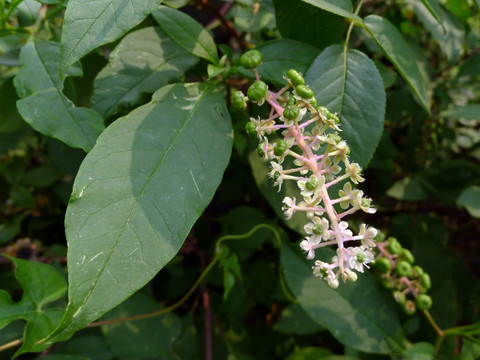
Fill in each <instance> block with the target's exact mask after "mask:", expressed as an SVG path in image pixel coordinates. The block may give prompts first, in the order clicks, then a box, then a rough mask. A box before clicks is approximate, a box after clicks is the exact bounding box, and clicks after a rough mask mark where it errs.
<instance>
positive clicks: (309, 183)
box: [305, 176, 318, 191]
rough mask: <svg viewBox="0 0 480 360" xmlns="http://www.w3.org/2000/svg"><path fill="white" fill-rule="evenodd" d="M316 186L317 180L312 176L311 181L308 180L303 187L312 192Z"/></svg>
mask: <svg viewBox="0 0 480 360" xmlns="http://www.w3.org/2000/svg"><path fill="white" fill-rule="evenodd" d="M317 186H318V180H317V178H316V177H314V176H312V178H311V179H309V180H308V181H307V182H306V183H305V187H306V188H307V190H309V191H313V190H315V189H316V188H317Z"/></svg>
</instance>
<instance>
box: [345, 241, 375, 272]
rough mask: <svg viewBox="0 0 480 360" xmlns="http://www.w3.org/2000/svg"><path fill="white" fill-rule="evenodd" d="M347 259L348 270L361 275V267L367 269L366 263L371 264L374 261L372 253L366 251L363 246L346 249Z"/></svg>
mask: <svg viewBox="0 0 480 360" xmlns="http://www.w3.org/2000/svg"><path fill="white" fill-rule="evenodd" d="M347 250H348V253H349V258H348V266H349V267H350V269H353V270H356V271H358V272H362V273H363V267H364V266H365V267H367V268H368V265H367V264H368V263H371V262H372V261H373V259H374V256H373V253H372V252H371V251H370V250H368V249H366V248H365V247H364V246H359V247H355V248H352V247H349V248H348V249H347Z"/></svg>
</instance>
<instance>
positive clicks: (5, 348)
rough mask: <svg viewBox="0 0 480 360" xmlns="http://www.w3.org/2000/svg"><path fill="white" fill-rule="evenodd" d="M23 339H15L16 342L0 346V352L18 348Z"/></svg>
mask: <svg viewBox="0 0 480 360" xmlns="http://www.w3.org/2000/svg"><path fill="white" fill-rule="evenodd" d="M23 340H24V339H23V338H20V339H16V340H13V341H10V342H9V343H6V344H3V345H1V346H0V352H2V351H5V350H8V349H10V348H12V347H15V346H18V345H20V344H21V343H23Z"/></svg>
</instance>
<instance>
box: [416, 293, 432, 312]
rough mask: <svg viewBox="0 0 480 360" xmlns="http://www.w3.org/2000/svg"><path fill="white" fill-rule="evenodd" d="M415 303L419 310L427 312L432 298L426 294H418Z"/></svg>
mask: <svg viewBox="0 0 480 360" xmlns="http://www.w3.org/2000/svg"><path fill="white" fill-rule="evenodd" d="M415 303H416V304H417V306H418V308H419V309H420V310H428V309H430V308H431V307H432V298H431V297H430V296H428V295H427V294H419V295H418V296H417V298H416V299H415Z"/></svg>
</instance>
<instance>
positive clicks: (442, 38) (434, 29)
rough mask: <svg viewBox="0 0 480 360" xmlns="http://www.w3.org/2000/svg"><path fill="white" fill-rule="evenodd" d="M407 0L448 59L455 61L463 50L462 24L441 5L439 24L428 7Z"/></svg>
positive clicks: (463, 31) (412, 0) (463, 35)
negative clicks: (440, 21)
mask: <svg viewBox="0 0 480 360" xmlns="http://www.w3.org/2000/svg"><path fill="white" fill-rule="evenodd" d="M409 2H410V3H411V4H412V5H413V10H414V12H415V14H416V15H417V16H418V19H419V20H420V22H421V23H422V24H423V26H425V28H426V29H427V30H428V31H429V32H430V33H431V34H432V37H433V38H434V39H435V41H436V42H437V43H438V45H439V47H440V50H442V51H443V52H444V54H445V55H446V56H447V58H448V60H449V61H450V62H451V63H454V62H455V61H457V60H458V59H459V57H460V56H461V55H462V54H463V52H464V43H465V29H464V28H463V26H462V24H460V22H459V21H458V20H457V19H456V18H455V17H454V16H453V15H452V14H450V13H449V12H448V11H445V10H444V9H443V8H441V7H440V12H441V14H442V15H441V17H442V24H440V23H439V22H438V21H437V19H436V18H434V17H433V15H432V14H431V12H430V11H429V9H427V8H426V7H425V6H423V5H422V4H421V3H420V2H419V1H416V0H409Z"/></svg>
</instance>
